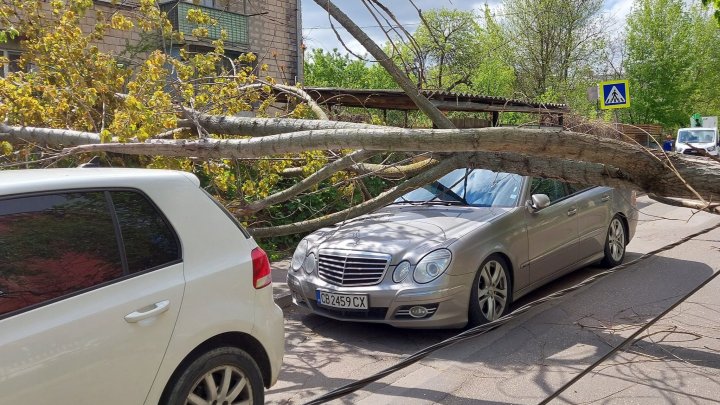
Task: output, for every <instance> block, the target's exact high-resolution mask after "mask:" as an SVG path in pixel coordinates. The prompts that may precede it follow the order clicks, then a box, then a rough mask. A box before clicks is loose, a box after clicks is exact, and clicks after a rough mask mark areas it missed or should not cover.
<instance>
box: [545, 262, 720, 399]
mask: <svg viewBox="0 0 720 405" xmlns="http://www.w3.org/2000/svg"><path fill="white" fill-rule="evenodd" d="M718 275H720V271H719V272H716V273H713V275H711V276H710V277H708V278H707V279H706V280H705V281H703V282H702V283H701V284H700V285H699V286H697V287H695V288H694V289H693V290H692V291H690V292H689V293H687V294H685V296H683V297H682V298H680V299H679V300H678V301H677V302H675V303H674V304H672V305H671V306H670V308H668V309H666V310H665V311H663V312H662V313H660V314H659V315H658V316H656V317H655V318H653V319H652V320H650V322H648V323H646V324H645V325H643V326H642V327H641V328H640V329H638V330H637V331H635V333H633V334H632V335H630V336H629V337H628V338H627V339H625V340H624V341H623V342H622V343H620V344H619V345H618V346H616V347H615V348H614V349H612V350H610V351H609V352H608V353H607V354H605V355H604V356H602V357H601V358H599V359H598V360H597V361H595V363H593V364H592V365H590V366H589V367H588V368H586V369H585V370H583V371H582V372H581V373H580V374H578V375H576V376H575V377H574V378H573V379H572V380H570V381H568V382H567V383H565V385H563V386H562V387H560V388H559V389H558V390H557V391H555V392H553V393H552V394H551V395H550V396H549V397H547V398H545V399H544V400H543V401H542V402H540V404H539V405H544V404H547V403H549V402H550V401H552V400H553V399H555V398H557V397H558V396H560V394H562V393H563V392H565V390H567V389H568V388H570V387H571V386H572V385H573V384H575V383H576V382H578V381H579V380H580V379H581V378H583V377H584V376H586V375H587V374H588V373H590V372H591V371H592V370H593V369H595V367H597V366H599V365H600V364H602V363H603V362H604V361H605V360H607V359H609V358H610V357H611V356H612V355H614V354H615V353H617V352H619V351H620V350H622V349H624V348H625V347H627V346H629V345H631V344H632V343H635V341H636V340H642V339H637V337H638V336H639V335H640V334H641V333H643V332H645V331H646V330H647V329H648V328H650V327H651V326H652V325H654V324H655V323H657V321H659V320H660V319H662V318H663V317H664V316H665V315H667V314H668V313H670V311H672V310H673V309H675V308H677V307H678V306H679V305H680V304H682V303H683V302H685V301H686V300H687V299H688V298H690V297H691V296H692V295H693V294H695V293H696V292H698V290H700V289H701V288H703V287H705V286H706V285H707V284H708V283H710V282H711V281H713V280H714V279H715V278H716V277H717V276H718Z"/></svg>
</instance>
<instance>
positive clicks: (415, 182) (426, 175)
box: [249, 157, 462, 238]
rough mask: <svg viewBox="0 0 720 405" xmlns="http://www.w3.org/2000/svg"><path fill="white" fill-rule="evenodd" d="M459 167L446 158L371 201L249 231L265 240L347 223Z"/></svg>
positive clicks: (455, 162) (458, 162) (455, 159)
mask: <svg viewBox="0 0 720 405" xmlns="http://www.w3.org/2000/svg"><path fill="white" fill-rule="evenodd" d="M460 165H462V162H461V161H460V160H458V159H457V158H455V157H452V158H448V159H445V160H444V161H443V162H441V163H440V164H438V165H437V166H435V167H433V168H432V169H429V170H427V171H425V172H423V173H420V174H418V175H417V176H415V177H413V178H412V179H409V180H407V181H404V182H402V183H401V184H399V185H397V186H395V187H393V188H391V189H389V190H387V191H385V192H383V193H381V194H380V195H378V196H377V197H375V198H373V199H371V200H368V201H365V202H364V203H361V204H358V205H356V206H354V207H351V208H348V209H346V210H343V211H338V212H335V213H332V214H329V215H325V216H322V217H319V218H315V219H311V220H308V221H302V222H297V223H294V224H289V225H280V226H272V227H267V228H254V229H250V230H249V231H250V233H251V234H252V235H253V236H254V237H256V238H267V237H272V236H282V235H291V234H295V233H301V232H309V231H312V230H315V229H319V228H322V227H324V226H329V225H333V224H335V223H338V222H341V221H347V220H349V219H352V218H355V217H358V216H360V215H363V214H367V213H369V212H372V211H375V210H376V209H378V208H380V207H383V206H385V205H387V204H389V203H390V202H392V201H393V200H395V199H396V198H398V197H400V196H402V195H403V194H405V193H407V192H408V191H411V190H414V189H416V188H418V187H421V186H423V185H425V184H428V183H430V182H432V181H433V180H437V179H439V178H440V177H442V176H444V175H446V174H447V173H449V172H450V171H452V170H454V169H456V168H458V167H460Z"/></svg>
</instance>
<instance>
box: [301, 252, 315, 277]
mask: <svg viewBox="0 0 720 405" xmlns="http://www.w3.org/2000/svg"><path fill="white" fill-rule="evenodd" d="M316 268H317V260H315V254H314V253H310V254H309V255H307V257H306V258H305V262H304V263H303V270H305V273H307V274H312V273H313V272H314V271H315V269H316Z"/></svg>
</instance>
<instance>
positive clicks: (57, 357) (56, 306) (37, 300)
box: [0, 168, 284, 405]
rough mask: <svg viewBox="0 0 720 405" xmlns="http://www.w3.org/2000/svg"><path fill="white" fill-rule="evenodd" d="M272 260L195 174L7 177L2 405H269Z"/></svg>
mask: <svg viewBox="0 0 720 405" xmlns="http://www.w3.org/2000/svg"><path fill="white" fill-rule="evenodd" d="M270 285H271V279H270V266H269V262H268V259H267V256H266V255H265V252H263V251H262V249H260V248H259V247H258V246H257V244H256V243H255V241H254V240H253V239H252V238H251V237H250V236H249V235H248V234H247V232H246V231H245V230H244V229H243V228H242V227H241V226H240V224H238V223H237V222H236V221H235V220H234V219H233V218H232V216H230V215H229V214H228V213H227V212H226V211H224V209H223V208H222V207H221V206H220V205H219V204H217V203H216V202H215V201H214V200H213V199H212V198H211V197H210V196H209V195H208V194H207V193H205V192H204V190H203V189H202V188H200V185H199V181H198V179H197V178H196V177H195V176H193V175H191V174H188V173H183V172H173V171H164V170H142V169H136V170H133V169H101V168H77V169H49V170H18V171H0V359H2V361H0V404H11V403H23V404H70V403H83V404H105V405H107V404H143V403H145V404H157V403H162V404H172V405H176V404H183V405H184V404H186V403H217V404H226V403H240V402H242V401H244V402H242V403H251V404H252V403H254V404H261V403H262V402H263V398H264V387H270V386H271V385H272V384H274V383H275V381H276V380H277V377H278V373H279V371H280V366H281V363H282V357H283V351H284V332H283V318H282V312H281V310H280V309H279V308H278V307H277V306H276V305H275V303H274V302H273V297H272V288H271V286H270Z"/></svg>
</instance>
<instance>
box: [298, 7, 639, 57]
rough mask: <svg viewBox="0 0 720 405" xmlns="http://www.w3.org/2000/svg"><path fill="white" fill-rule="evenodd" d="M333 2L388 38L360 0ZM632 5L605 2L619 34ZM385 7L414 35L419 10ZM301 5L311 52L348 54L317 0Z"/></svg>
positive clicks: (352, 43)
mask: <svg viewBox="0 0 720 405" xmlns="http://www.w3.org/2000/svg"><path fill="white" fill-rule="evenodd" d="M414 2H415V4H416V5H417V6H418V8H420V9H421V10H429V9H433V8H442V7H445V8H452V9H458V10H476V11H482V10H484V9H485V3H486V2H485V1H472V0H414ZM334 3H335V5H336V6H338V7H339V8H340V9H341V10H342V11H343V12H344V13H345V14H347V15H348V16H350V17H351V18H352V19H353V21H354V22H355V23H356V24H357V25H358V26H360V27H363V29H364V30H365V32H366V33H367V34H368V35H369V36H370V37H371V38H372V39H373V40H375V41H376V42H378V43H382V42H384V40H385V36H384V34H383V33H382V32H381V31H380V30H379V29H378V28H377V25H378V23H377V22H376V21H375V20H374V19H373V18H372V17H371V15H370V13H369V12H368V11H367V9H366V8H365V6H364V5H363V3H362V2H361V1H360V0H335V1H334ZM487 3H488V5H489V6H490V8H491V10H493V11H494V12H495V13H497V14H502V0H488V1H487ZM632 3H633V2H632V0H606V1H605V12H606V13H607V15H608V16H609V17H610V19H611V20H612V21H614V22H615V25H614V26H613V27H612V29H613V30H616V31H619V30H622V29H623V27H624V21H625V18H626V17H627V15H628V14H629V13H630V9H631V7H632ZM384 4H386V5H387V6H388V7H389V8H390V9H391V10H392V12H393V13H394V14H395V16H396V17H397V18H398V20H400V22H402V23H403V25H404V26H405V27H406V29H407V30H408V31H410V32H413V31H414V30H415V28H416V27H417V26H418V25H419V22H420V19H419V18H418V16H417V11H416V10H415V8H413V6H412V5H411V4H410V2H409V1H408V0H386V1H385V3H384ZM301 5H302V25H303V40H304V43H305V46H306V47H307V48H308V49H310V48H322V49H325V50H328V51H329V50H332V49H333V48H338V50H339V51H340V52H341V53H343V54H345V53H347V51H345V49H344V47H343V46H342V44H341V43H340V41H338V39H337V37H336V35H335V33H334V32H333V30H332V29H331V28H330V22H329V21H328V14H327V11H325V10H323V9H322V8H321V7H319V6H318V5H317V4H316V3H315V1H314V0H301ZM333 24H334V25H335V27H336V28H338V31H339V32H340V33H341V36H342V38H343V41H344V42H345V44H346V45H347V47H348V48H349V49H350V50H351V51H353V52H354V53H356V54H358V55H363V54H365V53H366V51H365V49H364V48H363V47H362V46H361V45H360V44H359V43H358V42H357V41H356V40H355V39H353V38H352V37H351V36H350V35H348V34H347V33H346V32H345V31H344V30H343V29H342V27H340V26H339V24H337V23H336V22H335V21H333Z"/></svg>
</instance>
